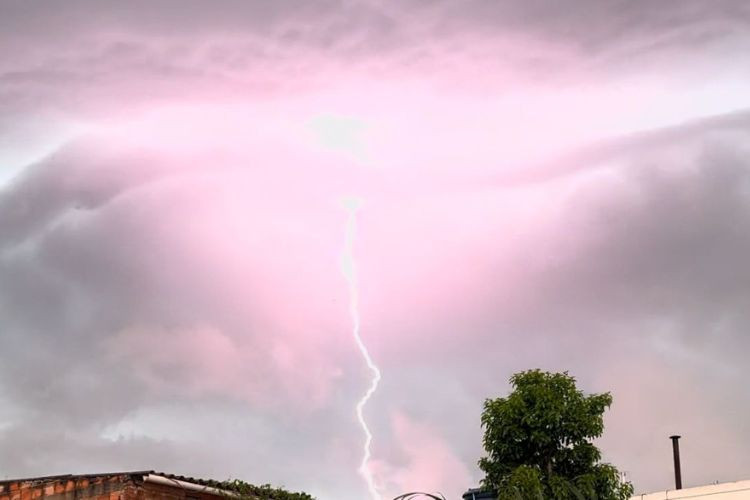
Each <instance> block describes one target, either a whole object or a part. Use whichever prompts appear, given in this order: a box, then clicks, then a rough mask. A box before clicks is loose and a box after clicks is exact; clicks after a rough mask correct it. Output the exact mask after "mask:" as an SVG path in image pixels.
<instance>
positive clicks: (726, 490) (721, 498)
mask: <svg viewBox="0 0 750 500" xmlns="http://www.w3.org/2000/svg"><path fill="white" fill-rule="evenodd" d="M494 498H495V495H494V494H493V493H492V492H487V491H483V490H481V489H478V488H477V489H471V490H468V491H467V492H466V493H464V494H463V500H485V499H494ZM688 499H689V500H702V499H704V500H750V480H747V481H736V482H733V483H721V484H711V485H708V486H697V487H695V488H683V489H679V490H666V491H657V492H655V493H644V494H641V495H635V496H633V497H630V500H688ZM0 500H2V499H1V498H0Z"/></svg>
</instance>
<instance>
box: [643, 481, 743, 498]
mask: <svg viewBox="0 0 750 500" xmlns="http://www.w3.org/2000/svg"><path fill="white" fill-rule="evenodd" d="M701 498H705V499H706V500H750V480H749V481H737V482H735V483H721V484H712V485H710V486H699V487H697V488H684V489H681V490H668V491H657V492H656V493H646V494H643V495H636V496H634V497H631V500H677V499H691V500H693V499H696V500H697V499H701Z"/></svg>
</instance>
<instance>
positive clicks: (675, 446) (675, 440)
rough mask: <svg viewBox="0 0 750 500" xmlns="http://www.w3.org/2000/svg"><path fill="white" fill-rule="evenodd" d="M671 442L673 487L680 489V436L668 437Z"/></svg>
mask: <svg viewBox="0 0 750 500" xmlns="http://www.w3.org/2000/svg"><path fill="white" fill-rule="evenodd" d="M669 439H671V440H672V454H673V455H674V486H675V489H677V490H681V489H682V470H681V469H680V441H679V440H680V436H677V435H675V436H669Z"/></svg>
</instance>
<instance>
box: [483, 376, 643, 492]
mask: <svg viewBox="0 0 750 500" xmlns="http://www.w3.org/2000/svg"><path fill="white" fill-rule="evenodd" d="M510 383H511V385H512V386H513V391H512V392H511V393H510V394H509V395H508V397H505V398H497V399H488V400H486V401H485V403H484V411H483V412H482V427H483V429H484V441H483V443H484V449H485V451H486V452H487V456H486V457H484V458H482V459H481V460H480V461H479V467H480V468H481V469H482V470H483V471H484V473H485V475H486V476H485V478H484V480H483V481H482V486H483V487H485V488H490V489H493V490H495V491H497V493H498V498H499V499H501V500H506V499H508V500H510V499H516V500H518V499H521V500H526V499H535V500H536V499H541V500H543V499H549V498H552V499H555V500H558V499H559V500H567V499H575V500H584V499H596V500H624V499H627V498H628V497H630V496H631V495H632V494H633V486H632V485H631V484H630V483H629V482H626V481H623V480H622V479H621V476H620V473H619V472H618V470H617V469H616V468H615V467H614V466H612V465H610V464H606V463H601V462H600V460H601V453H600V452H599V449H598V448H597V447H596V446H594V445H593V443H592V442H591V440H592V439H595V438H597V437H599V436H601V435H602V432H603V431H604V420H603V415H604V411H605V410H606V409H607V408H609V407H610V405H611V404H612V396H611V395H610V394H609V393H604V394H591V395H588V396H587V395H584V393H583V392H582V391H580V390H578V389H577V387H576V380H575V378H573V377H572V376H570V375H568V373H567V372H564V373H549V372H543V371H541V370H529V371H524V372H520V373H516V374H515V375H513V376H512V377H511V378H510Z"/></svg>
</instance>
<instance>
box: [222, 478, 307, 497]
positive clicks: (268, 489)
mask: <svg viewBox="0 0 750 500" xmlns="http://www.w3.org/2000/svg"><path fill="white" fill-rule="evenodd" d="M210 486H213V487H215V488H219V489H220V490H223V491H224V492H226V493H225V495H224V496H226V497H227V498H231V499H232V500H315V498H314V497H312V496H311V495H309V494H307V493H297V492H290V491H287V490H285V489H283V488H274V487H273V486H271V485H270V484H264V485H262V486H255V485H253V484H250V483H246V482H245V481H242V480H239V479H230V480H229V481H221V482H219V481H213V482H212V483H211V484H210Z"/></svg>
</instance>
